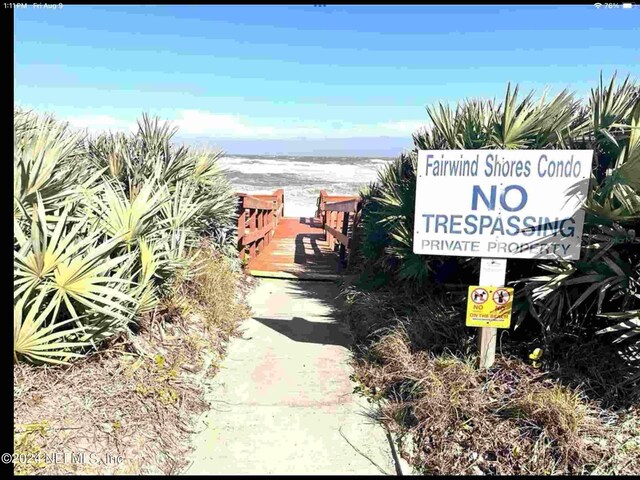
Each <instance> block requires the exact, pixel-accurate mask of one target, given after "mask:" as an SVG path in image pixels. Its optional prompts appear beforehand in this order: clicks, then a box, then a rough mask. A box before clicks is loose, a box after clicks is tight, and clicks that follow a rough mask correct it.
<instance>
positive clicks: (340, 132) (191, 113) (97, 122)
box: [63, 110, 425, 139]
mask: <svg viewBox="0 0 640 480" xmlns="http://www.w3.org/2000/svg"><path fill="white" fill-rule="evenodd" d="M63 120H65V121H68V122H69V123H70V124H71V125H72V126H73V127H76V128H82V129H85V128H87V129H89V131H91V132H92V133H98V132H102V131H107V130H111V131H125V132H126V131H132V132H135V131H136V130H137V123H136V122H135V121H128V120H124V119H121V118H117V117H115V116H112V115H100V114H97V115H90V114H89V115H75V116H66V117H63ZM163 120H169V121H170V122H171V123H172V125H174V126H176V127H178V135H187V136H189V135H198V136H207V137H212V138H237V139H291V138H300V137H306V138H350V137H376V136H390V137H405V136H406V137H407V138H410V136H411V134H412V133H413V132H415V131H416V130H417V129H418V128H421V127H423V126H424V125H425V122H423V121H419V120H399V121H391V122H383V123H370V124H367V123H345V122H335V121H334V122H328V124H327V123H325V124H323V125H322V126H312V125H309V124H308V123H307V124H301V125H294V126H290V125H283V124H277V123H275V121H274V122H272V123H271V124H270V125H265V124H258V123H256V122H255V121H252V120H251V119H250V118H248V117H243V116H239V115H230V114H224V113H212V112H209V111H205V110H178V111H177V112H176V115H175V116H174V117H173V118H163Z"/></svg>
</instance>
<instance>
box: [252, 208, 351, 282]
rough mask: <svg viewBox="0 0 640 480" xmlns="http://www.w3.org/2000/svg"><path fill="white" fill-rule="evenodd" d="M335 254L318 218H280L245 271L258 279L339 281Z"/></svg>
mask: <svg viewBox="0 0 640 480" xmlns="http://www.w3.org/2000/svg"><path fill="white" fill-rule="evenodd" d="M338 268H339V262H338V255H337V254H336V253H335V252H334V251H333V250H332V249H331V247H330V246H329V242H328V240H327V239H326V235H325V232H324V229H323V228H322V221H320V219H318V218H286V217H284V218H281V219H280V222H279V224H278V227H277V228H276V230H275V234H274V236H273V237H272V238H271V241H270V242H269V245H267V246H266V247H265V248H264V250H263V251H262V252H260V255H257V256H256V257H255V258H252V259H251V260H250V261H249V264H248V265H247V268H246V272H247V273H248V274H250V275H253V276H257V277H277V278H300V279H317V280H328V279H334V278H338Z"/></svg>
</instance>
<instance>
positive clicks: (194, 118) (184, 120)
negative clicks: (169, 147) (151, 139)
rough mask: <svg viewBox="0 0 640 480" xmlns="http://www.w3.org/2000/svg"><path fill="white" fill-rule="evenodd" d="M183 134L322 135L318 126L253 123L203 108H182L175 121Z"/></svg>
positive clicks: (250, 135)
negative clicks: (202, 109) (206, 110)
mask: <svg viewBox="0 0 640 480" xmlns="http://www.w3.org/2000/svg"><path fill="white" fill-rule="evenodd" d="M173 123H174V124H175V125H176V126H177V127H178V128H179V132H180V133H181V134H186V135H208V136H212V137H231V138H290V137H305V136H318V135H322V133H323V131H322V130H321V129H320V128H316V127H306V126H301V127H284V126H268V125H256V124H252V123H251V122H250V121H249V120H247V119H245V118H242V117H240V116H237V115H225V114H214V113H210V112H205V111H201V110H181V111H179V112H178V118H176V119H175V120H174V122H173Z"/></svg>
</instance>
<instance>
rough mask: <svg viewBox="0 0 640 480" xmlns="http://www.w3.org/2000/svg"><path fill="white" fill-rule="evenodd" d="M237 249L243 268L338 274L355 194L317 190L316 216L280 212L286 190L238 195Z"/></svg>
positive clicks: (262, 272) (267, 273) (281, 274)
mask: <svg viewBox="0 0 640 480" xmlns="http://www.w3.org/2000/svg"><path fill="white" fill-rule="evenodd" d="M238 196H239V197H240V204H239V211H238V251H239V255H240V258H241V259H242V260H243V262H244V263H245V272H246V273H248V274H249V275H253V276H258V277H273V278H285V279H301V280H332V279H336V278H339V276H340V273H341V271H342V269H343V268H344V266H345V265H346V260H347V255H348V252H349V247H350V245H349V244H350V241H351V234H352V232H353V228H354V225H355V222H356V221H357V216H358V212H359V205H360V202H359V199H358V197H356V196H344V195H341V196H329V195H327V193H326V192H324V191H321V193H320V196H319V198H318V202H317V206H318V209H317V212H316V217H311V218H309V217H299V218H298V217H295V218H293V217H283V216H282V213H283V211H284V191H283V190H276V191H275V192H273V194H272V195H264V194H261V195H248V194H245V193H240V194H238Z"/></svg>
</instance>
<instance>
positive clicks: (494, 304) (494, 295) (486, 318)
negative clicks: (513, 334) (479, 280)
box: [466, 286, 513, 328]
mask: <svg viewBox="0 0 640 480" xmlns="http://www.w3.org/2000/svg"><path fill="white" fill-rule="evenodd" d="M512 306H513V288H510V287H480V286H470V287H469V298H468V299H467V321H466V325H467V327H493V328H509V325H510V324H511V307H512Z"/></svg>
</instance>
